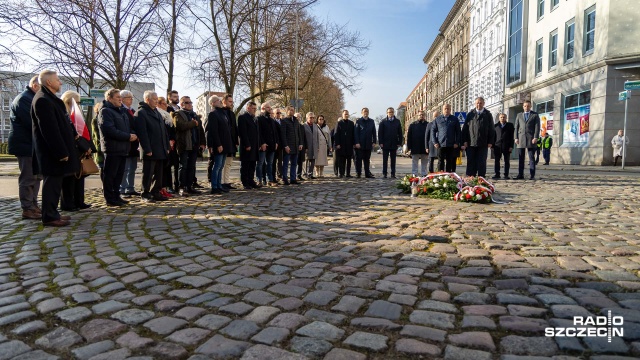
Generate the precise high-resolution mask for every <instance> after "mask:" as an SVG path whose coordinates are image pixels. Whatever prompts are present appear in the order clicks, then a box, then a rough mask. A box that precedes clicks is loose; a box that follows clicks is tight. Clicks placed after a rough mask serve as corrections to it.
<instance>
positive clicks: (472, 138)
mask: <svg viewBox="0 0 640 360" xmlns="http://www.w3.org/2000/svg"><path fill="white" fill-rule="evenodd" d="M495 141H496V132H495V129H494V124H493V115H491V113H490V112H489V110H487V109H484V111H483V112H482V113H480V114H478V112H477V110H476V109H473V110H471V111H469V112H468V113H467V119H466V120H465V122H464V125H463V126H462V143H463V144H464V143H467V146H471V147H487V145H488V144H492V145H493V143H495Z"/></svg>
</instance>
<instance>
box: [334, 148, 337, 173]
mask: <svg viewBox="0 0 640 360" xmlns="http://www.w3.org/2000/svg"><path fill="white" fill-rule="evenodd" d="M333 174H334V175H335V176H338V154H336V150H335V149H334V150H333Z"/></svg>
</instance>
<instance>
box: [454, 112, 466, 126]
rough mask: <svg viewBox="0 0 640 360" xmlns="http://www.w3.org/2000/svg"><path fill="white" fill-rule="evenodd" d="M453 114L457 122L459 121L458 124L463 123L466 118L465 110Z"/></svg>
mask: <svg viewBox="0 0 640 360" xmlns="http://www.w3.org/2000/svg"><path fill="white" fill-rule="evenodd" d="M453 116H455V117H457V118H458V122H460V126H462V125H464V122H465V120H466V119H467V113H466V112H457V113H454V114H453Z"/></svg>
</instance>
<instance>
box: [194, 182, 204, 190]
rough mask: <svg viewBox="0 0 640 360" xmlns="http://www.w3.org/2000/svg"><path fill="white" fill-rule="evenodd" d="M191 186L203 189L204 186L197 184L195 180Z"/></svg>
mask: <svg viewBox="0 0 640 360" xmlns="http://www.w3.org/2000/svg"><path fill="white" fill-rule="evenodd" d="M191 187H192V188H193V189H204V186H202V185H200V184H198V183H197V182H194V183H193V185H191Z"/></svg>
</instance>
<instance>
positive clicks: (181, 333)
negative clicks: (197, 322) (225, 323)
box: [166, 328, 211, 346]
mask: <svg viewBox="0 0 640 360" xmlns="http://www.w3.org/2000/svg"><path fill="white" fill-rule="evenodd" d="M210 333H211V331H210V330H205V329H200V328H187V329H182V330H178V331H176V332H174V333H173V334H171V335H169V336H167V338H166V339H167V340H170V341H173V342H176V343H179V344H182V345H184V346H194V345H197V344H199V343H200V342H201V341H202V340H204V339H205V338H206V337H207V336H208V335H209V334H210Z"/></svg>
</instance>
